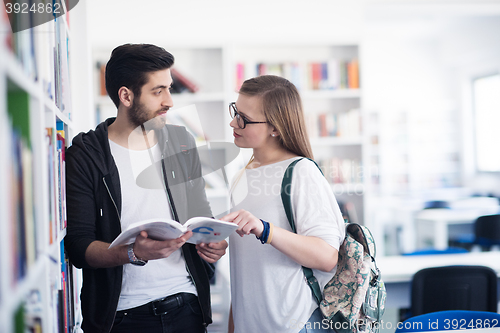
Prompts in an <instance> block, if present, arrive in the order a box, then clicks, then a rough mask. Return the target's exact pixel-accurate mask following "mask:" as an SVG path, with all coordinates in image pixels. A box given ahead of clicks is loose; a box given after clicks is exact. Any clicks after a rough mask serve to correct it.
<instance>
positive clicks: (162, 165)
mask: <svg viewBox="0 0 500 333" xmlns="http://www.w3.org/2000/svg"><path fill="white" fill-rule="evenodd" d="M164 161H165V159H164V155H163V153H162V154H161V169H162V174H163V177H162V178H163V187H164V189H165V193H166V194H167V199H168V201H169V203H170V210H171V211H172V216H174V217H175V218H176V219H177V220H179V217H178V216H177V212H176V209H175V206H174V201H173V200H172V198H171V193H170V190H169V187H168V180H167V173H166V172H167V171H166V170H165V169H166V168H165V162H164ZM177 222H179V221H177ZM179 223H180V222H179ZM201 260H203V259H201ZM184 262H185V266H186V270H187V272H188V274H189V277H190V278H191V281H193V285H194V288H195V289H196V292H197V293H198V294H199V291H198V287H197V286H196V281H195V279H194V277H193V274H191V270H190V269H189V266H188V264H187V262H186V258H184ZM198 304H199V305H200V309H201V316H202V318H203V325H205V330H206V327H207V324H206V320H205V312H204V311H203V306H202V305H201V301H200V295H198Z"/></svg>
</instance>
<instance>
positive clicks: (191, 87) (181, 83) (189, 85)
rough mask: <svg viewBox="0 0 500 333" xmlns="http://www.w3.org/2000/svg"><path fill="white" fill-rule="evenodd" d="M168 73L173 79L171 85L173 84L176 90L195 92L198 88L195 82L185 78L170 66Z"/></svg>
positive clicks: (179, 91)
mask: <svg viewBox="0 0 500 333" xmlns="http://www.w3.org/2000/svg"><path fill="white" fill-rule="evenodd" d="M170 73H171V75H172V79H173V80H174V82H173V85H175V86H176V90H178V91H176V92H178V93H182V92H184V91H188V92H191V93H195V92H197V91H198V90H200V88H199V87H198V85H197V84H196V83H194V82H193V81H192V80H190V79H189V78H187V77H186V76H185V75H184V74H182V73H181V72H180V71H179V70H178V69H176V68H174V67H172V68H170Z"/></svg>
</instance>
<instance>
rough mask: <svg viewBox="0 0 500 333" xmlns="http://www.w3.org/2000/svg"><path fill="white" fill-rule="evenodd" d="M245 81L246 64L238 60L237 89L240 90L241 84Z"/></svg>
mask: <svg viewBox="0 0 500 333" xmlns="http://www.w3.org/2000/svg"><path fill="white" fill-rule="evenodd" d="M244 81H245V64H244V63H242V62H238V63H237V64H236V91H238V90H240V88H241V85H242V84H243V82H244Z"/></svg>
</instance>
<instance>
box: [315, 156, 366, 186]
mask: <svg viewBox="0 0 500 333" xmlns="http://www.w3.org/2000/svg"><path fill="white" fill-rule="evenodd" d="M318 165H319V166H320V167H321V170H322V171H323V174H324V175H325V178H326V180H328V182H330V183H332V184H360V183H362V182H363V168H362V165H361V161H360V160H359V159H350V158H339V157H332V158H330V159H325V160H318Z"/></svg>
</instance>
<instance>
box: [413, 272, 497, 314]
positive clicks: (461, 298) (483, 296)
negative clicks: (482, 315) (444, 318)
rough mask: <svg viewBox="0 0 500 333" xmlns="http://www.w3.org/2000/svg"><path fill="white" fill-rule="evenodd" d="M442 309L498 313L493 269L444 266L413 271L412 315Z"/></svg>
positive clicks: (495, 279) (495, 280)
mask: <svg viewBox="0 0 500 333" xmlns="http://www.w3.org/2000/svg"><path fill="white" fill-rule="evenodd" d="M445 310H473V311H490V312H497V275H496V273H495V271H494V270H492V269H491V268H489V267H484V266H445V267H433V268H425V269H422V270H420V271H418V272H417V273H415V275H414V276H413V280H412V286H411V316H412V317H413V316H419V315H422V314H426V313H430V312H436V311H445Z"/></svg>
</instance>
